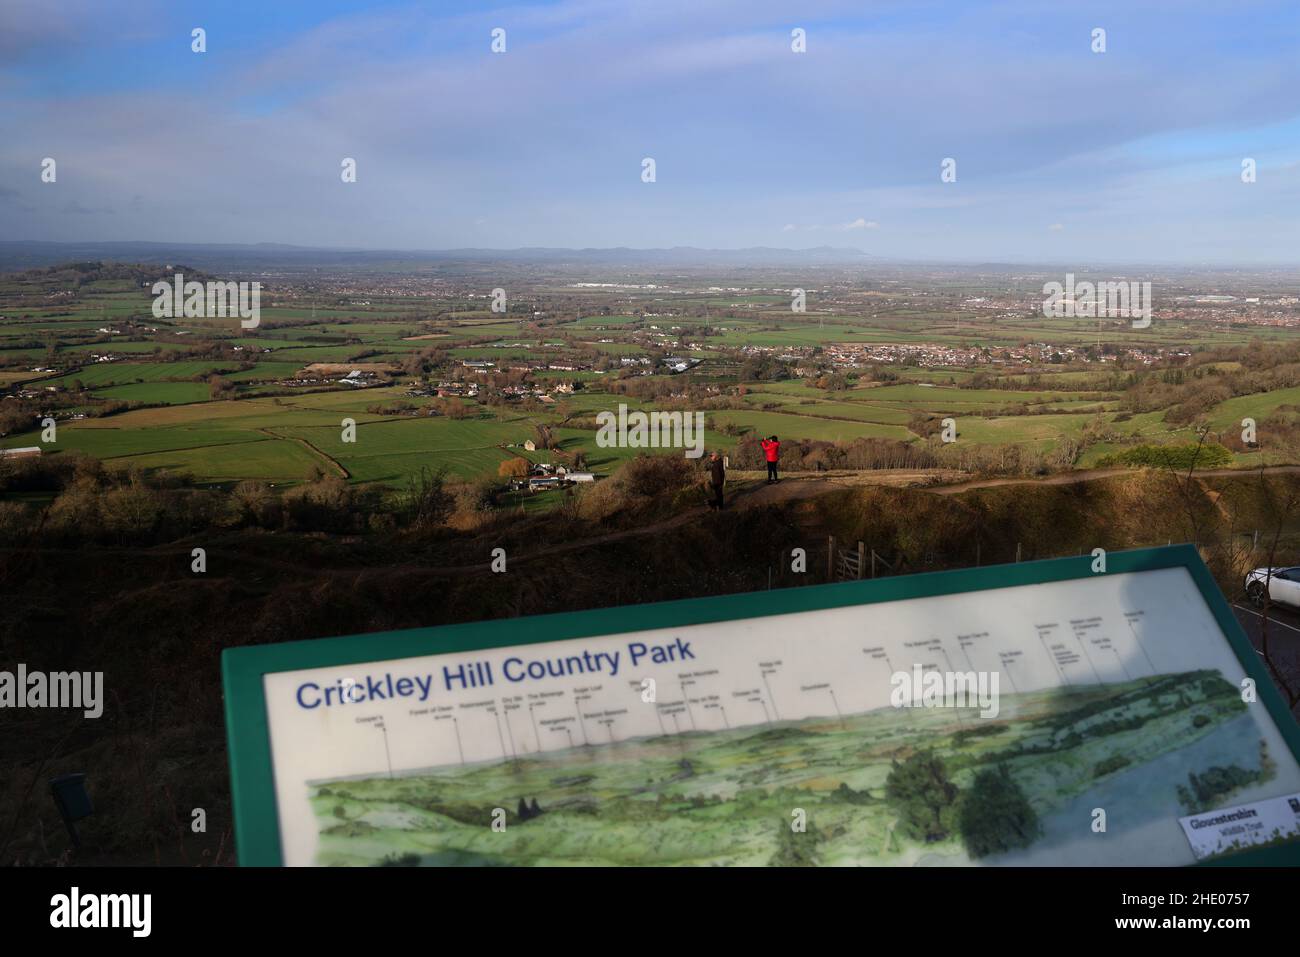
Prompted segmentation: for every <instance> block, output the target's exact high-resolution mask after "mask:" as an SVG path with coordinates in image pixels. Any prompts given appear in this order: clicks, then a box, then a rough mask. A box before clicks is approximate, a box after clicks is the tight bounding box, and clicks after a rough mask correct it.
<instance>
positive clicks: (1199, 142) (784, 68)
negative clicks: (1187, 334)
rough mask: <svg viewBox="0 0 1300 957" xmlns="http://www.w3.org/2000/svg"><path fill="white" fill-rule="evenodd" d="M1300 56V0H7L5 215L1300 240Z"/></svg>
mask: <svg viewBox="0 0 1300 957" xmlns="http://www.w3.org/2000/svg"><path fill="white" fill-rule="evenodd" d="M195 28H202V29H203V30H204V31H206V52H202V53H196V52H194V51H193V50H192V43H193V39H192V31H193V30H194V29H195ZM497 29H500V30H504V31H505V33H504V40H505V51H504V52H500V53H497V52H493V49H492V44H493V31H494V30H497ZM796 29H798V30H802V31H804V36H805V38H806V41H805V43H806V51H805V52H795V50H794V49H792V45H793V43H794V41H793V39H792V31H794V30H796ZM1097 29H1101V30H1104V31H1105V51H1104V52H1095V51H1094V49H1093V48H1094V45H1095V41H1094V31H1095V30H1097ZM1298 51H1300V4H1297V3H1296V2H1295V0H1282V2H1252V0H1233V2H1232V3H1224V2H1222V0H1216V2H1201V0H1144V2H1141V3H1135V2H1133V0H1121V2H1089V3H1083V2H1072V0H1037V2H1023V0H1022V2H1016V0H1010V2H987V3H985V2H973V0H947V2H927V0H905V2H877V0H827V2H819V0H801V2H798V3H791V2H785V3H774V2H768V0H716V2H714V0H652V2H638V0H559V2H535V3H515V4H510V5H496V4H494V3H493V2H492V0H473V2H459V0H446V2H439V3H382V2H373V0H372V2H361V0H312V2H298V0H258V2H248V0H220V2H210V3H191V2H186V0H133V2H129V3H128V2H125V0H100V2H90V0H4V3H3V4H2V5H0V240H54V241H111V240H148V241H158V242H176V243H192V242H211V243H291V244H298V245H309V246H330V247H345V248H368V249H412V250H417V249H447V248H459V247H470V246H473V247H494V248H517V247H524V246H567V247H609V246H631V247H664V246H698V247H706V248H741V247H750V246H775V247H787V248H808V247H815V246H836V247H852V248H857V249H861V250H863V251H864V252H866V253H869V254H871V255H873V256H878V257H881V258H884V259H905V260H925V261H975V262H988V261H998V262H1017V261H1024V262H1049V261H1050V262H1065V263H1071V262H1079V263H1080V264H1084V263H1086V262H1089V261H1093V262H1099V261H1105V262H1124V261H1133V262H1144V263H1154V262H1178V263H1187V264H1219V265H1232V264H1241V265H1273V264H1294V263H1295V261H1296V256H1297V251H1300V96H1298V95H1297V90H1300V53H1298ZM46 158H51V159H53V160H54V161H55V164H56V165H55V176H56V178H55V181H54V182H44V181H42V164H43V161H44V160H45V159H46ZM345 158H350V159H352V160H355V163H356V181H355V182H343V178H342V175H341V173H342V164H343V161H344V159H345ZM647 158H649V159H653V160H654V174H655V176H654V181H653V182H646V181H644V179H643V169H644V160H646V159H647ZM947 159H951V160H954V161H955V165H953V166H950V169H954V170H955V179H954V180H953V181H951V182H945V181H944V180H943V177H942V175H941V174H942V172H943V164H944V161H945V160H947ZM1247 159H1250V160H1253V161H1254V167H1255V181H1254V182H1249V183H1248V182H1243V178H1242V166H1243V161H1245V160H1247ZM949 178H950V179H951V178H952V177H949Z"/></svg>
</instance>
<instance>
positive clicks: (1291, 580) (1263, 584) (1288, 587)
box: [1246, 566, 1300, 608]
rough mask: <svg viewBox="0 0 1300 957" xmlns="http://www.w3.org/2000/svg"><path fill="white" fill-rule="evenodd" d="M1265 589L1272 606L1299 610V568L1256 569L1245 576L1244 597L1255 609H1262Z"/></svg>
mask: <svg viewBox="0 0 1300 957" xmlns="http://www.w3.org/2000/svg"><path fill="white" fill-rule="evenodd" d="M1270 571H1271V572H1272V574H1271V575H1270V574H1269V572H1270ZM1265 589H1267V597H1268V598H1269V599H1271V600H1272V602H1273V603H1274V604H1278V605H1290V606H1291V607H1292V608H1300V566H1295V567H1292V568H1273V569H1268V568H1256V569H1255V570H1254V571H1253V572H1251V573H1250V574H1248V575H1247V576H1246V596H1247V597H1248V598H1249V599H1250V600H1251V603H1252V604H1254V605H1255V606H1256V607H1257V608H1262V607H1263V606H1264V605H1265V603H1266V602H1265Z"/></svg>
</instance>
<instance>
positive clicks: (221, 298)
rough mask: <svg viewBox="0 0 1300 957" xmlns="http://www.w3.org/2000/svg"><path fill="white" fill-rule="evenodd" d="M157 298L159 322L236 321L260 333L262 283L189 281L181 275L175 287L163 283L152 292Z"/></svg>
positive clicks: (178, 276) (157, 285)
mask: <svg viewBox="0 0 1300 957" xmlns="http://www.w3.org/2000/svg"><path fill="white" fill-rule="evenodd" d="M150 291H151V292H152V293H153V295H154V300H153V317H154V318H155V319H180V318H185V319H233V318H235V317H236V316H238V317H239V325H240V327H241V328H244V329H256V328H257V326H258V324H259V323H260V322H261V321H262V284H261V283H260V282H215V281H213V282H208V283H201V282H197V281H195V280H191V281H189V282H186V281H185V274H184V273H179V272H178V273H177V274H176V276H175V278H174V279H173V281H172V282H171V283H168V282H167V280H165V279H160V280H158V281H157V282H156V283H154V284H153V288H152V289H151V290H150Z"/></svg>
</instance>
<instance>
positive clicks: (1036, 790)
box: [223, 546, 1300, 866]
mask: <svg viewBox="0 0 1300 957" xmlns="http://www.w3.org/2000/svg"><path fill="white" fill-rule="evenodd" d="M1106 562H1107V568H1106V570H1105V571H1104V572H1098V571H1094V570H1093V569H1094V567H1096V563H1095V562H1094V560H1093V558H1092V557H1090V556H1085V557H1081V558H1078V559H1056V560H1051V561H1042V562H1026V563H1020V564H1015V565H1003V566H993V567H987V568H982V569H970V570H963V571H956V572H940V573H933V574H925V575H914V576H906V577H898V578H891V579H883V580H878V581H869V582H855V583H846V584H839V585H825V586H809V587H804V588H796V589H785V590H781V591H769V592H762V593H756V594H747V595H730V596H724V597H718V598H705V599H692V600H688V601H681V602H670V603H664V604H656V605H644V606H635V607H623V608H615V609H606V610H597V611H591V612H579V613H573V614H563V615H547V616H537V617H532V618H519V619H511V620H505V621H494V622H482V623H473V624H466V625H456V626H449V627H443V628H431V629H418V630H413V631H405V632H392V633H386V634H378V635H361V636H354V637H347V638H333V639H322V640H319V641H312V642H296V643H290V644H282V645H271V646H262V647H252V648H241V649H231V650H227V651H226V652H225V655H224V658H223V668H224V679H225V687H226V702H227V725H228V732H229V738H230V756H231V770H232V780H233V787H234V803H235V813H236V830H237V846H238V852H239V858H240V861H241V863H245V864H280V863H283V864H289V865H381V864H390V865H391V864H399V865H401V864H425V865H453V864H471V865H493V864H505V865H529V864H536V865H548V864H554V865H558V864H565V865H570V864H587V865H619V864H631V865H683V864H690V865H716V864H730V865H787V864H818V865H979V866H988V865H1044V864H1047V865H1055V864H1081V865H1125V864H1140V865H1173V864H1191V863H1197V862H1201V861H1215V862H1218V861H1222V862H1232V863H1235V862H1252V863H1259V862H1273V863H1286V862H1294V861H1296V860H1297V859H1300V831H1298V830H1297V823H1298V822H1300V764H1298V762H1297V753H1300V746H1298V743H1297V729H1296V726H1295V723H1294V721H1293V719H1292V718H1291V716H1290V715H1289V714H1288V713H1287V712H1286V710H1285V707H1284V706H1283V704H1282V702H1281V700H1280V698H1279V697H1278V695H1277V693H1276V691H1275V689H1274V688H1273V687H1272V685H1271V683H1270V682H1269V680H1268V678H1267V677H1266V676H1265V674H1264V672H1263V669H1262V667H1261V665H1260V662H1259V660H1258V658H1257V656H1256V655H1255V654H1254V652H1253V651H1252V649H1251V648H1250V646H1249V644H1248V642H1247V641H1246V638H1245V636H1244V635H1243V634H1242V632H1241V629H1240V627H1239V625H1238V624H1237V622H1236V620H1235V619H1234V618H1233V616H1232V614H1231V611H1230V610H1229V608H1228V606H1227V605H1226V603H1225V602H1224V600H1223V597H1222V595H1221V594H1220V593H1219V591H1218V589H1217V587H1216V586H1215V584H1214V582H1213V580H1212V578H1211V577H1210V575H1209V573H1208V572H1207V570H1206V569H1205V567H1204V565H1203V564H1202V563H1201V561H1200V558H1199V556H1198V555H1197V553H1196V552H1195V550H1194V549H1192V548H1190V547H1188V546H1175V547H1172V548H1162V549H1149V550H1142V551H1135V552H1125V553H1114V554H1112V555H1110V556H1108V558H1107V560H1106Z"/></svg>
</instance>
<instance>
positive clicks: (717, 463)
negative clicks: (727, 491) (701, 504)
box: [709, 451, 727, 508]
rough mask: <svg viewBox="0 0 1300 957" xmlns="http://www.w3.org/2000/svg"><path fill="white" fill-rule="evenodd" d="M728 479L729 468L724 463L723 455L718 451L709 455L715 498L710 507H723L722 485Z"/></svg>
mask: <svg viewBox="0 0 1300 957" xmlns="http://www.w3.org/2000/svg"><path fill="white" fill-rule="evenodd" d="M726 481H727V470H726V468H725V466H723V464H722V456H721V455H719V454H718V453H717V452H716V451H715V452H712V453H710V455H709V487H710V488H712V489H713V498H712V499H710V500H709V508H722V507H723V505H722V486H723V483H725V482H726Z"/></svg>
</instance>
